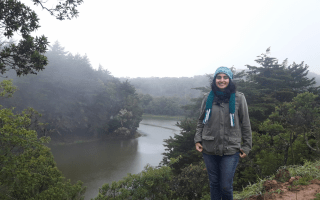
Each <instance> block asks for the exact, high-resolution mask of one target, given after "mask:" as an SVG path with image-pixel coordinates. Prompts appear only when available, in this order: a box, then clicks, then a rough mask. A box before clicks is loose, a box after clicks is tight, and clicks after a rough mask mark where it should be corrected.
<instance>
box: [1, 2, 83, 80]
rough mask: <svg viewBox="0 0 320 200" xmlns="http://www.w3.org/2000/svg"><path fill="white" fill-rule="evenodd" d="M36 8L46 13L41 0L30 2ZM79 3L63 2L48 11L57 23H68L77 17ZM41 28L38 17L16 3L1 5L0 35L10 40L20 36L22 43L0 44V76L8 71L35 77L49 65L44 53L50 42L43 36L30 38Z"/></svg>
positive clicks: (24, 6) (22, 5)
mask: <svg viewBox="0 0 320 200" xmlns="http://www.w3.org/2000/svg"><path fill="white" fill-rule="evenodd" d="M32 1H33V2H34V4H35V5H41V6H42V8H45V9H47V8H46V7H45V6H44V3H43V1H41V0H32ZM81 3H82V0H76V1H74V0H66V1H65V3H63V4H61V2H59V4H58V5H57V6H56V8H55V9H47V10H48V11H49V12H50V13H51V14H52V15H56V17H57V19H59V20H63V19H66V18H68V19H71V18H72V17H76V16H77V14H78V11H77V10H76V7H77V5H80V4H81ZM39 27H40V25H39V18H38V16H37V14H36V13H35V12H34V11H33V10H31V9H30V8H29V7H28V6H26V5H25V4H23V3H21V2H20V1H17V0H3V1H0V29H2V30H1V32H3V35H4V36H5V37H6V38H7V39H10V38H12V37H13V35H14V33H18V34H20V35H21V36H22V39H21V40H20V41H19V42H18V43H17V44H15V43H14V42H4V41H2V42H1V43H0V73H1V74H5V73H6V72H7V71H9V70H10V69H13V70H15V71H16V74H17V75H18V76H21V75H27V74H37V71H40V70H43V69H44V66H46V65H47V64H48V60H47V58H46V56H44V53H45V52H46V51H47V46H48V44H49V42H48V41H47V38H46V37H45V36H44V35H43V36H41V37H38V36H37V37H35V38H34V37H33V36H32V33H33V32H34V31H36V30H37V29H38V28H39Z"/></svg>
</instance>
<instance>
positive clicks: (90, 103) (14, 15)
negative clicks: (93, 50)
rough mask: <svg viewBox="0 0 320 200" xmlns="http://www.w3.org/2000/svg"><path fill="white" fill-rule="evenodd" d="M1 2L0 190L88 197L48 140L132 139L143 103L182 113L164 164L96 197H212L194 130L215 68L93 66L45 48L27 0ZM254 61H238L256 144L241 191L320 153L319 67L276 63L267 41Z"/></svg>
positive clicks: (243, 164) (60, 10) (240, 172)
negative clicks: (191, 72) (137, 73)
mask: <svg viewBox="0 0 320 200" xmlns="http://www.w3.org/2000/svg"><path fill="white" fill-rule="evenodd" d="M33 2H34V3H35V5H38V6H44V5H43V4H41V2H42V1H40V0H33ZM81 3H83V1H82V0H78V1H69V0H66V1H65V2H64V3H63V4H60V5H57V7H56V8H55V9H53V10H51V14H52V15H54V16H55V17H56V18H57V19H58V20H67V19H72V18H73V17H74V16H76V15H77V14H78V11H77V6H78V5H80V4H81ZM0 10H1V12H0V24H1V27H5V29H3V30H1V31H3V35H4V37H5V38H6V40H5V39H3V38H1V43H0V73H1V75H2V78H1V81H2V82H1V83H0V90H1V91H0V96H1V98H2V99H1V109H0V172H1V173H0V199H5V200H7V199H8V200H9V199H66V200H67V199H73V200H75V199H84V193H85V190H86V188H85V187H84V186H83V185H82V182H81V181H78V182H77V183H76V184H71V183H70V180H66V179H65V178H64V176H63V174H62V173H61V172H60V171H59V169H58V168H57V166H56V163H55V161H54V158H53V155H52V153H51V151H50V149H49V148H48V147H47V146H46V144H47V143H48V142H50V140H52V141H73V140H76V139H79V138H85V139H91V138H102V139H112V138H115V137H123V138H132V137H134V135H135V134H136V130H137V128H138V126H139V123H140V121H141V120H142V114H143V112H145V113H149V114H156V115H184V116H185V119H184V120H182V121H180V122H179V123H178V124H177V125H178V126H179V127H180V128H181V132H180V133H179V134H176V135H174V136H173V137H170V138H169V139H167V140H165V147H166V150H165V152H163V160H162V162H161V163H159V166H157V167H152V166H149V165H147V166H145V169H144V170H143V171H142V172H141V173H139V174H128V176H126V177H124V178H123V179H122V180H120V181H115V182H113V183H112V184H104V185H102V186H101V188H100V189H99V194H98V196H97V197H96V198H95V199H96V200H103V199H208V197H209V184H208V177H207V171H206V169H205V165H204V163H203V161H202V156H201V154H200V153H199V152H197V151H196V150H195V148H194V140H193V138H194V134H195V129H196V124H197V121H198V120H197V118H198V115H199V108H200V103H201V100H202V94H203V93H206V92H208V91H210V87H209V83H210V80H212V77H211V75H210V74H208V75H203V76H195V77H192V78H186V77H182V78H156V77H153V78H136V79H129V80H127V79H126V78H122V79H119V78H115V77H113V76H112V75H111V74H110V72H109V71H108V70H105V69H104V68H103V66H100V67H99V69H98V70H95V69H93V68H92V66H91V65H90V61H89V59H88V58H87V57H86V56H81V55H72V54H70V53H68V52H66V51H65V50H64V48H63V47H62V46H61V45H60V44H59V42H56V43H54V44H52V45H51V46H50V48H49V49H48V47H49V43H48V41H47V38H46V37H45V36H41V37H33V36H32V33H33V32H34V31H35V30H36V29H37V28H38V27H39V26H40V25H39V20H38V18H37V15H36V13H35V12H34V11H32V10H31V9H30V8H29V7H27V6H25V5H24V4H23V3H21V2H19V1H14V0H5V1H1V2H0ZM49 11H50V10H49ZM14 33H19V34H20V35H21V37H22V39H21V40H20V41H19V42H14V41H12V40H10V39H11V38H12V37H13V34H14ZM258 53H260V52H257V54H258ZM255 61H256V63H257V66H251V65H247V66H246V67H247V69H246V70H242V71H240V70H236V69H235V68H232V70H233V71H234V74H235V76H234V77H235V80H234V81H235V83H236V85H237V90H238V91H240V92H242V93H244V94H245V96H246V99H247V102H248V107H249V113H250V120H251V124H252V130H253V142H252V143H253V148H252V151H251V152H250V154H249V155H248V157H247V158H245V159H241V160H240V163H239V165H238V167H237V170H236V174H235V178H234V190H235V191H241V190H242V189H243V188H244V187H246V186H247V185H251V183H254V182H257V181H258V180H260V179H264V178H266V177H268V176H270V175H271V174H273V173H275V172H276V171H277V169H279V167H280V166H290V165H302V164H304V163H307V162H308V161H314V160H316V159H319V155H320V148H319V141H320V129H319V127H320V124H319V123H320V108H319V103H320V97H319V92H320V86H319V82H320V81H319V76H318V75H316V74H312V73H309V71H308V65H306V64H304V63H303V62H302V63H300V64H297V63H292V64H289V63H288V62H287V60H284V61H283V62H281V63H279V62H278V60H277V59H276V58H273V57H271V56H270V49H268V50H267V51H266V52H265V53H263V54H261V55H260V56H258V57H257V59H256V60H255ZM213 71H214V70H213ZM310 75H311V76H310ZM160 108H162V109H160Z"/></svg>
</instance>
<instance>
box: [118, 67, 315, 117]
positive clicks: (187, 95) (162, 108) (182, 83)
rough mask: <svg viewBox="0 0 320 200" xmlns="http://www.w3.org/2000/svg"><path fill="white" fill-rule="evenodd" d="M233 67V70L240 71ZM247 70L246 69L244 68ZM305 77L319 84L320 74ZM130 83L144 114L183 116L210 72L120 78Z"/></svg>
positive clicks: (207, 82)
mask: <svg viewBox="0 0 320 200" xmlns="http://www.w3.org/2000/svg"><path fill="white" fill-rule="evenodd" d="M241 71H242V70H240V69H238V70H237V69H235V72H236V73H238V72H241ZM245 72H248V69H246V70H245ZM306 77H307V78H309V79H312V78H315V81H316V82H315V86H320V75H318V74H316V73H312V72H309V73H307V75H306ZM120 80H121V81H129V83H130V84H132V85H133V86H134V87H135V89H136V91H137V93H138V95H139V99H140V102H141V108H142V109H143V112H144V113H146V114H153V115H170V116H184V115H188V111H186V109H185V108H186V107H188V105H189V104H191V103H192V101H194V100H195V99H197V98H198V97H199V96H201V95H202V91H201V88H202V87H205V86H208V85H209V84H210V81H211V78H210V74H206V75H197V76H193V77H162V78H159V77H143V78H142V77H138V78H124V77H121V78H120Z"/></svg>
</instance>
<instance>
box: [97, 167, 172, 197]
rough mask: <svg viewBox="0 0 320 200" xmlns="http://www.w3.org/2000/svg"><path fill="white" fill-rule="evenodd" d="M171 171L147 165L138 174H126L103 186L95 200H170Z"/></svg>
mask: <svg viewBox="0 0 320 200" xmlns="http://www.w3.org/2000/svg"><path fill="white" fill-rule="evenodd" d="M171 174H172V173H171V169H170V168H169V167H165V166H163V167H161V168H159V169H156V168H153V167H151V166H149V165H147V166H145V169H144V170H143V171H142V172H141V173H139V174H130V173H129V174H128V175H127V176H126V177H124V178H123V179H122V180H120V181H118V182H115V181H114V182H112V184H111V186H110V185H109V184H104V185H103V186H102V188H100V189H99V194H98V196H97V197H96V198H95V200H107V199H119V200H120V199H126V198H130V199H137V200H138V199H145V198H148V199H172V198H171V195H172V194H171V191H170V188H169V187H170V185H169V183H170V180H171V178H172V176H171Z"/></svg>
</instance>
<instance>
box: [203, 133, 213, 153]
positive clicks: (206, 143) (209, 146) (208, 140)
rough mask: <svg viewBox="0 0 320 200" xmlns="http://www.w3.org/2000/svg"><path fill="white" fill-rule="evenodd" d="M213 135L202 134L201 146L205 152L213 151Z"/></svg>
mask: <svg viewBox="0 0 320 200" xmlns="http://www.w3.org/2000/svg"><path fill="white" fill-rule="evenodd" d="M214 142H215V141H214V136H208V135H203V136H202V147H203V149H204V150H205V151H207V152H211V153H213V152H215V145H214Z"/></svg>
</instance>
